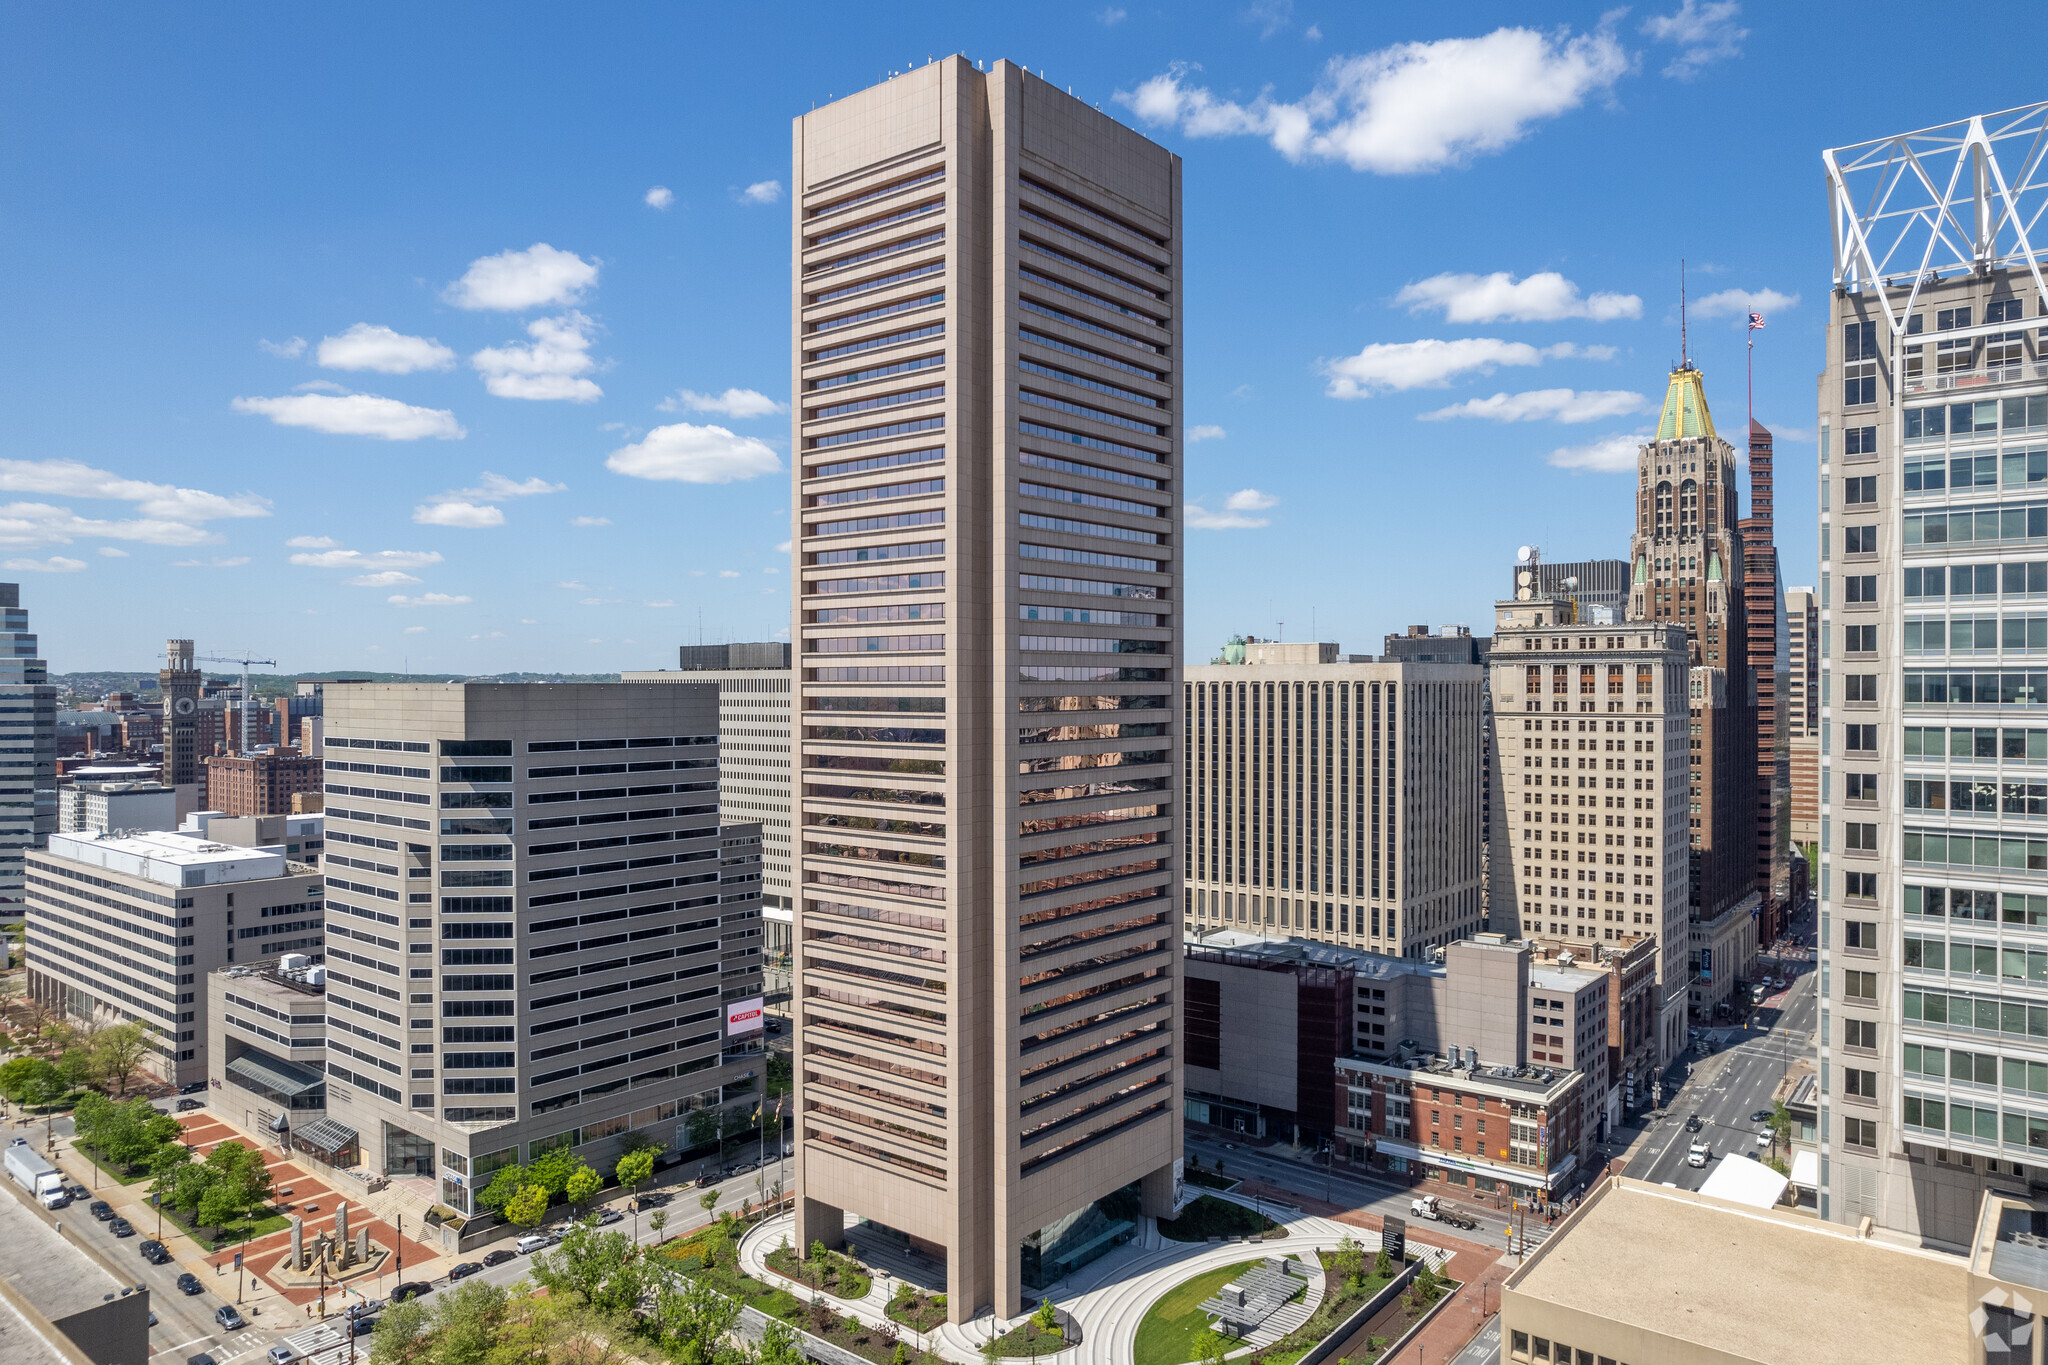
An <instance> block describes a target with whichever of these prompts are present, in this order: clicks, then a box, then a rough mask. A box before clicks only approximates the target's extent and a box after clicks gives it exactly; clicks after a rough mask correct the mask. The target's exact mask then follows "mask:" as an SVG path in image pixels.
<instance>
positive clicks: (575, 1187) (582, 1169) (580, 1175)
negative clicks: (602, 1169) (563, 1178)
mask: <svg viewBox="0 0 2048 1365" xmlns="http://www.w3.org/2000/svg"><path fill="white" fill-rule="evenodd" d="M603 1188H604V1177H603V1176H601V1175H599V1174H598V1173H597V1172H596V1171H593V1170H591V1169H590V1167H588V1166H578V1167H577V1168H576V1169H575V1170H573V1171H571V1172H570V1173H569V1183H568V1186H567V1188H566V1189H565V1190H564V1193H566V1194H567V1195H568V1196H569V1202H570V1203H571V1204H574V1205H576V1206H577V1207H578V1208H581V1207H582V1206H583V1205H584V1204H586V1203H588V1202H589V1200H590V1197H591V1196H592V1195H594V1194H596V1193H597V1192H598V1191H599V1190H601V1189H603Z"/></svg>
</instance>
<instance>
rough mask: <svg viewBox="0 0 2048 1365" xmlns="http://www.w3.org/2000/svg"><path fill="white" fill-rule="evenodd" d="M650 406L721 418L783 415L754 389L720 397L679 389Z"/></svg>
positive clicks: (664, 410) (740, 390) (736, 390)
mask: <svg viewBox="0 0 2048 1365" xmlns="http://www.w3.org/2000/svg"><path fill="white" fill-rule="evenodd" d="M654 406H655V408H656V410H657V411H660V412H683V411H689V412H715V413H717V414H719V415H720V416H722V417H766V416H767V415H768V414H770V413H773V412H781V411H783V405H782V404H780V403H778V402H776V401H775V400H774V399H773V398H770V397H769V396H768V395H767V394H765V393H761V392H759V391H758V390H755V389H727V390H726V391H725V392H724V393H698V392H696V391H695V390H692V389H682V390H679V391H678V392H677V393H676V395H675V396H674V397H672V398H664V399H662V400H661V401H660V402H659V403H656V404H655V405H654Z"/></svg>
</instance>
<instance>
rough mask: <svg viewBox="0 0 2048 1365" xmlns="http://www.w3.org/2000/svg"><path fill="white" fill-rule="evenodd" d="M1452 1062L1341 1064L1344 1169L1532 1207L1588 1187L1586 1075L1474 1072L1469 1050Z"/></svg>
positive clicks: (1533, 1069)
mask: <svg viewBox="0 0 2048 1365" xmlns="http://www.w3.org/2000/svg"><path fill="white" fill-rule="evenodd" d="M1452 1054H1453V1055H1451V1056H1437V1055H1434V1054H1424V1055H1418V1056H1409V1057H1408V1058H1406V1059H1405V1060H1404V1059H1402V1058H1395V1059H1394V1060H1392V1061H1374V1060H1372V1059H1370V1058H1365V1057H1346V1058H1344V1059H1342V1060H1341V1061H1339V1062H1338V1063H1337V1085H1338V1090H1339V1092H1340V1095H1341V1103H1342V1104H1343V1106H1344V1111H1345V1114H1346V1131H1345V1132H1344V1134H1343V1141H1342V1142H1340V1143H1339V1144H1338V1149H1337V1159H1338V1164H1339V1166H1340V1167H1342V1166H1344V1165H1350V1166H1354V1167H1359V1168H1362V1169H1365V1170H1370V1171H1375V1172H1382V1173H1385V1174H1389V1175H1393V1176H1397V1177H1401V1178H1404V1179H1407V1180H1413V1181H1419V1182H1421V1183H1423V1184H1424V1185H1425V1186H1427V1185H1432V1184H1434V1185H1440V1186H1442V1187H1444V1188H1445V1192H1446V1193H1459V1192H1469V1193H1472V1194H1482V1195H1496V1194H1497V1195H1500V1196H1502V1197H1505V1198H1513V1199H1523V1200H1529V1199H1535V1200H1544V1201H1552V1200H1557V1199H1561V1198H1563V1197H1564V1196H1566V1195H1569V1194H1571V1193H1573V1192H1574V1191H1576V1190H1577V1189H1578V1188H1579V1187H1580V1186H1581V1185H1583V1184H1584V1183H1585V1181H1586V1179H1587V1175H1588V1170H1587V1167H1588V1161H1587V1158H1588V1154H1589V1147H1588V1144H1587V1143H1586V1140H1585V1139H1586V1134H1585V1129H1584V1126H1583V1124H1582V1122H1581V1120H1582V1117H1583V1115H1582V1108H1583V1100H1582V1095H1583V1091H1584V1088H1585V1084H1586V1077H1585V1075H1584V1073H1582V1072H1578V1071H1567V1070H1564V1069H1562V1068H1556V1067H1539V1066H1507V1065H1501V1066H1492V1067H1472V1066H1469V1065H1464V1064H1463V1063H1465V1061H1466V1060H1467V1059H1466V1057H1465V1055H1464V1053H1463V1051H1462V1049H1453V1050H1452Z"/></svg>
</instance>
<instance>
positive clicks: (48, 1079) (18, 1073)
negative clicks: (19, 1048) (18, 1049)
mask: <svg viewBox="0 0 2048 1365" xmlns="http://www.w3.org/2000/svg"><path fill="white" fill-rule="evenodd" d="M63 1092H64V1078H63V1077H62V1076H60V1075H58V1074H57V1068H56V1067H55V1066H53V1065H51V1064H50V1063H49V1062H47V1061H45V1060H44V1059H43V1058H41V1057H16V1058H15V1059H14V1060H13V1061H11V1062H7V1063H4V1064H0V1095H5V1096H6V1097H7V1098H8V1099H9V1100H11V1101H13V1102H14V1103H16V1104H47V1103H48V1102H49V1101H50V1100H53V1099H55V1098H56V1097H57V1096H58V1095H61V1094H62V1093H63Z"/></svg>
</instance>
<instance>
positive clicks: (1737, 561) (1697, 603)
mask: <svg viewBox="0 0 2048 1365" xmlns="http://www.w3.org/2000/svg"><path fill="white" fill-rule="evenodd" d="M1636 468H1637V477H1636V524H1635V532H1634V535H1633V537H1632V538H1631V543H1630V547H1629V561H1630V563H1631V564H1632V565H1633V566H1634V567H1633V570H1632V577H1633V580H1634V581H1633V582H1632V583H1631V585H1630V592H1629V619H1630V620H1631V621H1652V622H1658V623H1669V624H1674V625H1679V626H1683V627H1684V628H1685V632H1686V645H1687V649H1688V652H1689V653H1690V656H1691V659H1692V667H1693V674H1692V678H1691V680H1690V683H1689V685H1688V688H1687V691H1688V697H1689V710H1690V712H1691V714H1690V718H1689V721H1688V726H1689V730H1690V734H1689V735H1688V745H1689V747H1688V754H1689V758H1690V777H1689V780H1688V782H1687V787H1686V824H1687V827H1688V831H1689V834H1690V842H1691V875H1690V891H1689V899H1690V902H1691V906H1692V918H1693V919H1694V920H1695V921H1697V922H1698V923H1699V924H1700V925H1702V926H1705V927H1706V934H1705V938H1706V940H1707V941H1709V942H1711V941H1713V940H1716V939H1725V938H1726V934H1725V930H1723V931H1717V930H1716V929H1715V928H1714V927H1713V926H1716V925H1717V924H1718V922H1719V921H1720V920H1721V918H1722V917H1723V916H1724V915H1728V914H1732V913H1740V914H1745V915H1746V914H1747V913H1748V910H1749V909H1750V908H1751V907H1752V906H1754V905H1755V904H1757V901H1751V902H1749V904H1748V905H1745V904H1743V902H1744V900H1745V898H1746V897H1749V896H1752V895H1755V886H1756V854H1755V850H1756V839H1757V831H1756V818H1755V815H1754V811H1755V808H1756V776H1755V762H1756V722H1755V720H1754V719H1753V708H1752V707H1751V705H1750V695H1751V693H1750V676H1749V638H1748V624H1747V614H1746V612H1745V610H1744V602H1743V577H1744V558H1743V555H1744V550H1743V543H1742V536H1741V531H1740V528H1739V526H1738V524H1737V522H1738V513H1739V508H1738V504H1739V500H1740V494H1739V490H1738V488H1737V483H1736V472H1735V471H1736V465H1735V448H1734V447H1733V446H1731V445H1729V444H1728V442H1727V441H1725V440H1723V439H1722V438H1721V436H1720V435H1719V434H1718V433H1717V432H1716V431H1715V429H1714V418H1713V414H1712V413H1711V412H1710V411H1709V410H1708V407H1707V391H1706V380H1705V378H1704V376H1702V375H1701V373H1700V371H1699V370H1698V369H1697V368H1695V367H1694V366H1693V365H1692V364H1691V363H1690V362H1685V363H1681V364H1680V365H1679V367H1678V368H1677V369H1675V370H1673V371H1672V372H1671V379H1670V383H1669V384H1668V385H1667V387H1666V390H1665V395H1664V410H1663V413H1662V415H1661V417H1660V418H1659V420H1658V423H1657V432H1656V435H1655V436H1654V438H1652V439H1651V440H1650V441H1648V442H1647V443H1645V444H1644V446H1643V447H1642V452H1641V454H1640V455H1639V456H1638V458H1637V466H1636ZM1757 899H1758V901H1760V900H1761V897H1758V898H1757ZM1696 937H1698V935H1697V934H1696ZM1752 937H1753V936H1752ZM1693 968H1694V971H1695V973H1696V974H1703V975H1701V976H1700V980H1701V981H1702V982H1703V983H1704V984H1705V985H1706V986H1707V989H1705V990H1704V991H1702V990H1700V989H1699V988H1698V986H1696V987H1695V991H1694V999H1695V1003H1696V1004H1699V1005H1701V1006H1705V1007H1709V1008H1705V1009H1703V1010H1702V1013H1703V1015H1704V1016H1705V1017H1707V1018H1709V1019H1710V1018H1711V1014H1712V1011H1711V1008H1710V1007H1711V1006H1712V1005H1714V1004H1716V1003H1720V1002H1721V1001H1723V1000H1724V999H1725V997H1726V995H1727V992H1728V988H1730V987H1732V984H1733V982H1734V980H1735V979H1737V977H1738V976H1739V975H1740V972H1739V971H1731V970H1730V967H1729V964H1727V963H1725V962H1721V963H1716V962H1712V961H1702V960H1700V959H1699V958H1698V956H1697V954H1696V955H1695V960H1694V963H1693Z"/></svg>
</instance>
